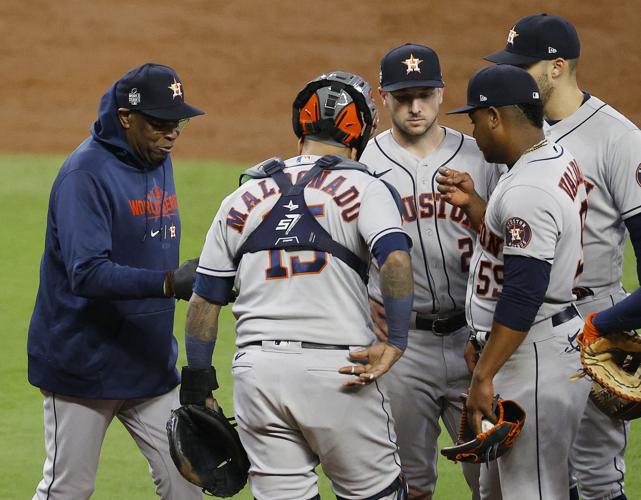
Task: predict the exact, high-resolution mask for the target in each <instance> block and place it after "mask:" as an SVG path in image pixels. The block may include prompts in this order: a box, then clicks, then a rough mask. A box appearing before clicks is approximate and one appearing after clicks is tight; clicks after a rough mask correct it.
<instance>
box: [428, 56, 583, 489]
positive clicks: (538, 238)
mask: <svg viewBox="0 0 641 500" xmlns="http://www.w3.org/2000/svg"><path fill="white" fill-rule="evenodd" d="M467 95H468V98H467V101H468V104H467V105H466V106H464V107H462V108H459V109H457V110H454V111H452V113H468V114H469V116H470V119H471V120H472V123H473V125H474V138H475V139H476V141H477V143H478V145H479V148H480V149H481V151H483V154H484V155H485V159H486V160H487V161H494V162H501V163H505V164H506V165H507V166H508V168H509V170H508V172H507V173H506V174H504V175H503V176H502V177H501V179H500V180H499V182H498V184H497V186H496V189H495V190H494V192H493V193H492V195H491V197H490V199H489V201H488V202H487V205H486V204H485V203H484V202H483V200H482V199H481V198H480V197H479V196H478V195H474V194H471V193H472V190H471V189H470V187H471V185H472V184H473V182H472V181H471V180H470V177H469V175H465V174H461V173H460V172H453V171H452V170H451V169H449V168H444V169H442V170H441V171H442V174H443V175H442V176H440V177H438V178H437V180H438V182H439V183H440V184H442V186H441V187H440V188H439V189H440V190H441V192H442V193H444V197H445V198H446V199H447V201H448V202H450V203H452V204H454V205H456V206H460V207H462V208H463V209H464V210H465V212H466V213H467V215H468V217H469V218H470V222H471V224H472V226H473V227H475V228H477V229H478V231H479V238H478V241H477V245H476V248H475V250H474V255H473V258H472V262H471V264H470V267H471V270H470V276H469V282H468V291H467V293H468V300H467V305H466V308H467V311H466V312H467V319H468V321H469V323H470V326H471V328H472V329H473V332H475V333H474V334H473V337H472V338H479V337H477V334H478V333H479V332H483V338H484V339H485V340H486V344H485V346H484V347H483V350H482V353H481V355H480V358H479V359H478V362H477V364H476V366H475V368H474V373H473V375H472V383H471V385H470V388H469V394H468V398H467V409H468V411H469V418H470V422H471V425H472V427H473V428H474V430H475V431H476V432H477V433H480V432H481V429H482V426H481V419H482V418H487V419H489V420H490V421H495V417H494V412H493V408H492V402H493V396H494V395H495V394H497V393H498V394H500V395H501V396H502V397H503V398H507V399H513V400H515V401H517V402H518V403H519V404H520V405H521V406H522V407H523V408H524V409H525V411H526V414H527V418H526V421H525V425H524V427H523V431H522V433H521V434H520V436H519V437H518V439H517V441H516V443H515V445H514V448H513V449H512V450H511V452H510V453H507V454H505V455H503V456H501V457H499V458H498V459H497V460H496V462H493V463H494V466H493V467H487V468H486V467H482V468H481V479H480V483H481V484H480V489H481V497H482V498H488V499H496V498H502V499H503V500H508V499H524V498H527V499H528V500H529V499H535V498H538V499H541V500H543V499H561V498H567V496H568V483H567V478H568V465H567V461H568V455H569V453H570V448H571V444H572V441H573V439H574V435H575V433H576V430H577V429H578V425H579V421H580V419H581V415H582V414H583V410H584V408H585V405H586V402H587V398H588V393H589V388H590V384H589V383H588V382H587V381H585V380H579V381H576V382H574V381H571V380H570V377H571V375H573V374H574V373H576V371H577V370H578V368H579V366H580V361H579V354H578V352H577V350H576V349H575V348H574V346H573V345H572V343H571V342H570V339H572V338H574V337H575V336H576V335H577V334H578V333H579V332H580V330H581V327H582V324H583V322H582V320H581V318H580V316H579V314H578V311H577V310H576V308H575V307H574V306H573V305H572V300H573V295H572V287H573V286H574V279H575V276H576V275H577V274H579V273H580V272H581V267H582V245H581V231H582V222H583V217H584V216H585V205H586V203H585V200H586V194H585V188H584V186H583V177H582V174H581V170H580V168H579V167H578V165H577V163H576V161H575V160H574V158H573V157H572V155H570V154H569V153H568V152H567V151H566V150H565V149H564V148H563V147H562V146H560V145H557V144H555V143H553V142H551V141H548V140H547V139H545V137H544V134H543V130H542V126H543V106H542V103H541V99H540V96H539V89H538V87H537V85H536V82H535V81H534V79H533V78H532V77H531V76H530V75H529V74H528V73H527V72H526V71H525V70H522V69H520V68H516V67H512V66H491V67H487V68H483V69H481V70H479V71H478V72H477V73H475V75H474V76H473V77H472V78H471V79H470V82H469V84H468V92H467Z"/></svg>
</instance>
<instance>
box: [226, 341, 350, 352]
mask: <svg viewBox="0 0 641 500" xmlns="http://www.w3.org/2000/svg"><path fill="white" fill-rule="evenodd" d="M265 342H276V344H278V343H280V342H300V341H299V340H266V341H265ZM262 345H263V341H262V340H256V341H255V342H249V343H247V344H243V345H241V346H239V349H242V348H243V347H247V346H262ZM300 346H301V347H302V348H303V349H334V350H341V351H349V346H348V345H334V344H317V343H316V342H301V343H300Z"/></svg>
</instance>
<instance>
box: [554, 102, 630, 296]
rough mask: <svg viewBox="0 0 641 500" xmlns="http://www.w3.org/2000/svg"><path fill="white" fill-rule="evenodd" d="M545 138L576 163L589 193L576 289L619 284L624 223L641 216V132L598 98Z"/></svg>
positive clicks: (568, 118) (564, 120)
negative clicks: (581, 262)
mask: <svg viewBox="0 0 641 500" xmlns="http://www.w3.org/2000/svg"><path fill="white" fill-rule="evenodd" d="M545 132H546V136H547V137H549V138H550V139H551V140H553V141H555V142H557V143H558V144H559V145H561V146H563V147H564V148H565V149H567V150H568V151H569V152H570V153H572V155H573V156H574V157H575V158H576V160H577V162H578V164H579V166H580V167H581V170H582V171H583V175H584V176H585V186H586V190H587V193H588V206H589V210H588V215H587V219H586V223H585V232H584V235H583V240H584V249H583V250H584V258H585V268H584V270H583V274H582V275H581V276H580V277H579V281H578V285H581V286H587V287H600V286H607V285H611V284H614V283H617V282H618V281H619V280H620V279H621V275H622V265H623V248H624V245H625V239H626V236H627V232H626V229H625V224H624V222H623V221H624V220H625V219H627V218H628V217H632V216H633V215H636V214H638V213H640V212H641V131H640V130H639V129H638V128H637V127H636V125H634V124H633V123H632V122H631V121H630V120H628V119H627V118H625V117H624V116H623V115H621V114H620V113H619V112H617V111H616V110H614V109H613V108H611V107H610V106H608V105H607V104H605V103H604V102H603V101H601V100H600V99H597V98H596V97H590V98H589V99H588V100H587V101H586V102H585V103H584V104H583V105H582V106H581V107H580V108H579V109H578V110H577V111H576V112H575V113H574V114H572V115H571V116H569V117H567V118H564V119H563V120H561V121H560V122H557V123H555V124H554V125H551V126H548V127H546V131H545Z"/></svg>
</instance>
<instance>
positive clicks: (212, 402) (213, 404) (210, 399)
mask: <svg viewBox="0 0 641 500" xmlns="http://www.w3.org/2000/svg"><path fill="white" fill-rule="evenodd" d="M205 406H206V407H207V408H209V409H210V410H214V411H217V412H218V413H221V410H220V405H219V404H218V401H216V398H215V397H214V395H213V394H212V395H210V396H207V399H205Z"/></svg>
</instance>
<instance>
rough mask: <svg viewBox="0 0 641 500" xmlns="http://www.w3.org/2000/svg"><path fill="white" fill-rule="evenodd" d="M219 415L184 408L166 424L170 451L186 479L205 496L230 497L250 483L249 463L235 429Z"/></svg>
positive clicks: (219, 413)
mask: <svg viewBox="0 0 641 500" xmlns="http://www.w3.org/2000/svg"><path fill="white" fill-rule="evenodd" d="M232 420H233V418H230V419H228V418H227V417H225V415H224V414H223V413H222V410H221V411H220V412H217V411H214V410H210V409H209V408H207V407H205V406H200V405H185V406H181V407H180V408H178V409H177V410H174V411H172V412H171V417H170V418H169V420H168V421H167V435H168V436H169V451H170V452H171V458H172V459H173V461H174V463H175V464H176V467H177V468H178V470H179V471H180V473H181V474H182V475H183V477H184V478H185V479H187V480H188V481H190V482H192V483H194V484H195V485H198V486H200V487H201V488H202V489H203V492H204V493H207V494H210V495H214V496H217V497H231V496H233V495H235V494H236V493H238V492H239V491H240V490H242V489H243V487H244V486H245V483H246V482H247V472H248V470H249V460H248V459H247V454H246V453H245V450H244V449H243V446H242V444H241V442H240V438H239V437H238V433H237V432H236V429H235V428H234V425H235V423H234V424H232V423H230V421H232Z"/></svg>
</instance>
